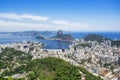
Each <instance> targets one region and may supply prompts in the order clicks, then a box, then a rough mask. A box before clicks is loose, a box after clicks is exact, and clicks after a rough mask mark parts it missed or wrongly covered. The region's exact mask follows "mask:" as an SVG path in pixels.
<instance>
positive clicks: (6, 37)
mask: <svg viewBox="0 0 120 80" xmlns="http://www.w3.org/2000/svg"><path fill="white" fill-rule="evenodd" d="M66 33H69V34H71V35H72V36H73V37H74V38H75V39H81V38H83V37H84V36H86V35H88V34H99V35H102V36H105V37H107V38H110V39H113V40H120V32H66ZM47 37H48V35H47ZM21 41H38V42H40V43H43V44H45V45H46V46H45V47H43V48H45V49H63V48H64V49H66V48H69V45H71V44H72V43H71V42H67V41H56V40H38V39H36V38H35V37H33V36H26V35H25V36H23V35H22V36H21V35H12V34H0V44H6V43H13V42H21Z"/></svg>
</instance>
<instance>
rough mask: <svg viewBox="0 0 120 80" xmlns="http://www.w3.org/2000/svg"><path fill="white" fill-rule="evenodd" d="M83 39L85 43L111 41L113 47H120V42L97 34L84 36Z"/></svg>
mask: <svg viewBox="0 0 120 80" xmlns="http://www.w3.org/2000/svg"><path fill="white" fill-rule="evenodd" d="M83 39H84V40H85V41H97V42H100V43H101V42H104V41H106V40H109V41H111V45H112V46H120V40H112V39H109V38H106V37H104V36H101V35H97V34H88V35H86V36H84V37H83Z"/></svg>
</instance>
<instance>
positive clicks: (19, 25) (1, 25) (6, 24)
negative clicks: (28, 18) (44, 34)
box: [0, 20, 56, 31]
mask: <svg viewBox="0 0 120 80" xmlns="http://www.w3.org/2000/svg"><path fill="white" fill-rule="evenodd" d="M0 30H2V31H25V30H38V31H39V30H40V31H44V30H56V28H55V27H54V26H52V25H49V24H39V23H29V22H28V23H26V22H14V21H3V20H0Z"/></svg>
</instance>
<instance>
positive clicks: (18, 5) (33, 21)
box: [0, 0, 120, 32]
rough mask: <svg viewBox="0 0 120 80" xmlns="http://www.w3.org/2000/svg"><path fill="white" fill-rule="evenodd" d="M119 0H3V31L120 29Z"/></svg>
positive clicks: (0, 10) (0, 13) (0, 9)
mask: <svg viewBox="0 0 120 80" xmlns="http://www.w3.org/2000/svg"><path fill="white" fill-rule="evenodd" d="M119 3H120V1H119V0H20V1H18V0H0V32H16V31H29V30H35V31H36V30H37V31H47V30H48V31H56V30H58V29H62V30H65V31H120V28H119V27H120V23H119V21H120V16H119V14H120V10H119V8H120V6H119Z"/></svg>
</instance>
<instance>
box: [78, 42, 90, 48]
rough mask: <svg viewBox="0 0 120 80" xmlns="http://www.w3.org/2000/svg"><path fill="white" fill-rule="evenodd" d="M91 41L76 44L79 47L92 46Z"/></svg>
mask: <svg viewBox="0 0 120 80" xmlns="http://www.w3.org/2000/svg"><path fill="white" fill-rule="evenodd" d="M91 45H92V44H91V43H80V44H78V45H76V46H77V47H91Z"/></svg>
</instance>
